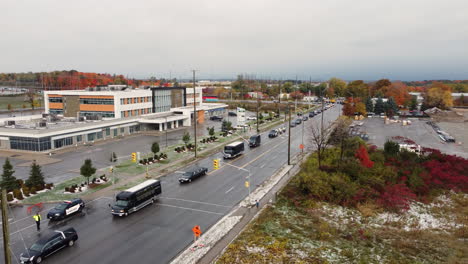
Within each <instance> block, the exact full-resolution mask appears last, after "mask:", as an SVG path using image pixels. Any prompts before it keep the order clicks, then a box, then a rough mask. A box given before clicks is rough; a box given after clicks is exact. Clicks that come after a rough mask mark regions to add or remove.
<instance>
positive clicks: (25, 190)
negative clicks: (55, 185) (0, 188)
mask: <svg viewBox="0 0 468 264" xmlns="http://www.w3.org/2000/svg"><path fill="white" fill-rule="evenodd" d="M21 189H23V193H24V192H29V190H30V189H29V187H28V186H23V187H22V188H21Z"/></svg>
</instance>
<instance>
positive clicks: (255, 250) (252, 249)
mask: <svg viewBox="0 0 468 264" xmlns="http://www.w3.org/2000/svg"><path fill="white" fill-rule="evenodd" d="M246 249H247V251H248V252H249V253H263V252H264V251H265V248H263V247H249V246H247V247H246Z"/></svg>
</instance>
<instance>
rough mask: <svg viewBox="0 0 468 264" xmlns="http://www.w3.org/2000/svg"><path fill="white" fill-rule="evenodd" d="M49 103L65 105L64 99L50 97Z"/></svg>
mask: <svg viewBox="0 0 468 264" xmlns="http://www.w3.org/2000/svg"><path fill="white" fill-rule="evenodd" d="M49 103H63V99H62V97H49Z"/></svg>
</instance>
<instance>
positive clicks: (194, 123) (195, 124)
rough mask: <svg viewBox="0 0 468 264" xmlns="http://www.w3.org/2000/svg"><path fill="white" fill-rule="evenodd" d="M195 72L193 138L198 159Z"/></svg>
mask: <svg viewBox="0 0 468 264" xmlns="http://www.w3.org/2000/svg"><path fill="white" fill-rule="evenodd" d="M195 71H196V70H192V72H193V136H194V138H195V158H196V157H197V101H196V98H197V97H196V89H195V88H196V87H195Z"/></svg>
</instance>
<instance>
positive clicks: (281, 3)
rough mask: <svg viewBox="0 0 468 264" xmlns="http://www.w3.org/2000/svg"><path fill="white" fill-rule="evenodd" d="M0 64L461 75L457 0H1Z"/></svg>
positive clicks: (466, 60)
mask: <svg viewBox="0 0 468 264" xmlns="http://www.w3.org/2000/svg"><path fill="white" fill-rule="evenodd" d="M0 7H1V8H0V10H1V11H0V36H1V38H0V50H1V53H0V72H25V71H52V70H63V69H65V70H70V69H75V70H79V71H84V72H101V73H118V74H124V75H128V76H129V77H136V78H143V77H150V76H156V77H161V76H163V77H169V75H170V74H171V76H172V77H177V78H187V77H189V76H191V73H190V70H191V69H197V70H198V71H199V72H198V73H197V74H199V75H200V77H201V78H233V77H235V76H236V75H237V74H239V73H247V74H255V75H256V76H257V77H258V78H282V79H286V78H295V76H296V75H297V76H298V78H300V79H309V77H311V78H312V79H314V80H319V79H322V80H323V79H328V78H330V77H333V76H336V77H340V78H344V79H347V80H352V79H364V80H375V79H380V78H390V79H393V80H397V79H400V80H422V79H468V1H467V0H320V1H319V0H230V1H227V0H198V1H196V0H170V1H164V0H153V1H150V0H131V1H130V0H76V1H69V0H4V1H2V3H1V4H0Z"/></svg>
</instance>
